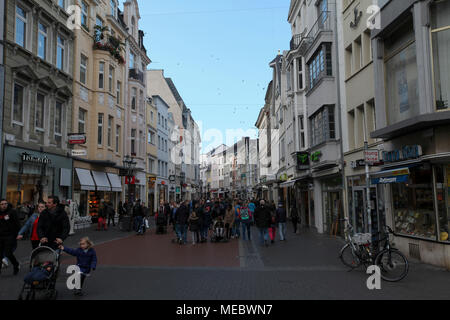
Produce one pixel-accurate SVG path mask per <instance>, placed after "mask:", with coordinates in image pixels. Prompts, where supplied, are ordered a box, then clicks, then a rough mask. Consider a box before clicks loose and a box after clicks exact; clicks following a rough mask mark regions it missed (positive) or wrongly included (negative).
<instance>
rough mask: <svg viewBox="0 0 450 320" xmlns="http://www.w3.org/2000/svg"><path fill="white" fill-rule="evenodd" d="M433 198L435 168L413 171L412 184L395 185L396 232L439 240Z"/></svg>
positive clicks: (411, 173) (427, 167)
mask: <svg viewBox="0 0 450 320" xmlns="http://www.w3.org/2000/svg"><path fill="white" fill-rule="evenodd" d="M433 199H434V197H433V174H432V170H431V166H430V165H429V164H425V165H423V166H420V167H415V168H410V176H409V181H408V183H394V184H392V200H393V208H394V224H395V230H396V231H397V232H398V233H399V234H404V235H408V236H414V237H420V238H428V239H433V240H435V239H436V215H435V210H434V200H433Z"/></svg>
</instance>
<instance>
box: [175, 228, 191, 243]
mask: <svg viewBox="0 0 450 320" xmlns="http://www.w3.org/2000/svg"><path fill="white" fill-rule="evenodd" d="M187 229H188V226H187V225H186V224H179V223H177V224H176V225H175V232H176V234H177V239H181V240H183V242H184V243H187Z"/></svg>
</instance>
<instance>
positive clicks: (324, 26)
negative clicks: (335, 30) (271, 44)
mask: <svg viewBox="0 0 450 320" xmlns="http://www.w3.org/2000/svg"><path fill="white" fill-rule="evenodd" d="M330 14H331V12H330V11H322V13H321V14H320V15H319V18H318V19H317V20H316V22H315V23H314V25H313V26H312V28H311V30H309V32H308V34H307V35H306V36H304V35H303V34H296V35H294V36H293V37H292V39H291V50H297V49H299V53H300V55H304V54H305V53H306V51H308V50H309V48H310V47H311V45H312V44H313V42H314V40H316V38H317V36H318V35H319V33H320V32H321V31H325V30H331V27H330Z"/></svg>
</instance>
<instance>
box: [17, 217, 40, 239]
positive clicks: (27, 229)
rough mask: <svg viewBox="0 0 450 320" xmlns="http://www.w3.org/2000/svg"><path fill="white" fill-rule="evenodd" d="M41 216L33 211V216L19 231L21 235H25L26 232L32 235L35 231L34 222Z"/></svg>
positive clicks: (29, 235)
mask: <svg viewBox="0 0 450 320" xmlns="http://www.w3.org/2000/svg"><path fill="white" fill-rule="evenodd" d="M38 217H39V214H37V213H33V214H32V215H31V217H30V218H29V219H28V220H27V222H25V224H24V225H23V227H22V229H20V231H19V235H21V236H23V235H24V234H25V233H27V234H28V237H31V233H32V232H33V224H34V222H35V221H36V219H37V218H38Z"/></svg>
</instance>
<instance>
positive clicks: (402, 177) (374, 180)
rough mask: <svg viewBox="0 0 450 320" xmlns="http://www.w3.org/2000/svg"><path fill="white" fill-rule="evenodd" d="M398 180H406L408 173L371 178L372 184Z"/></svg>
mask: <svg viewBox="0 0 450 320" xmlns="http://www.w3.org/2000/svg"><path fill="white" fill-rule="evenodd" d="M400 182H408V175H403V176H396V177H383V178H375V179H372V184H390V183H400Z"/></svg>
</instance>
